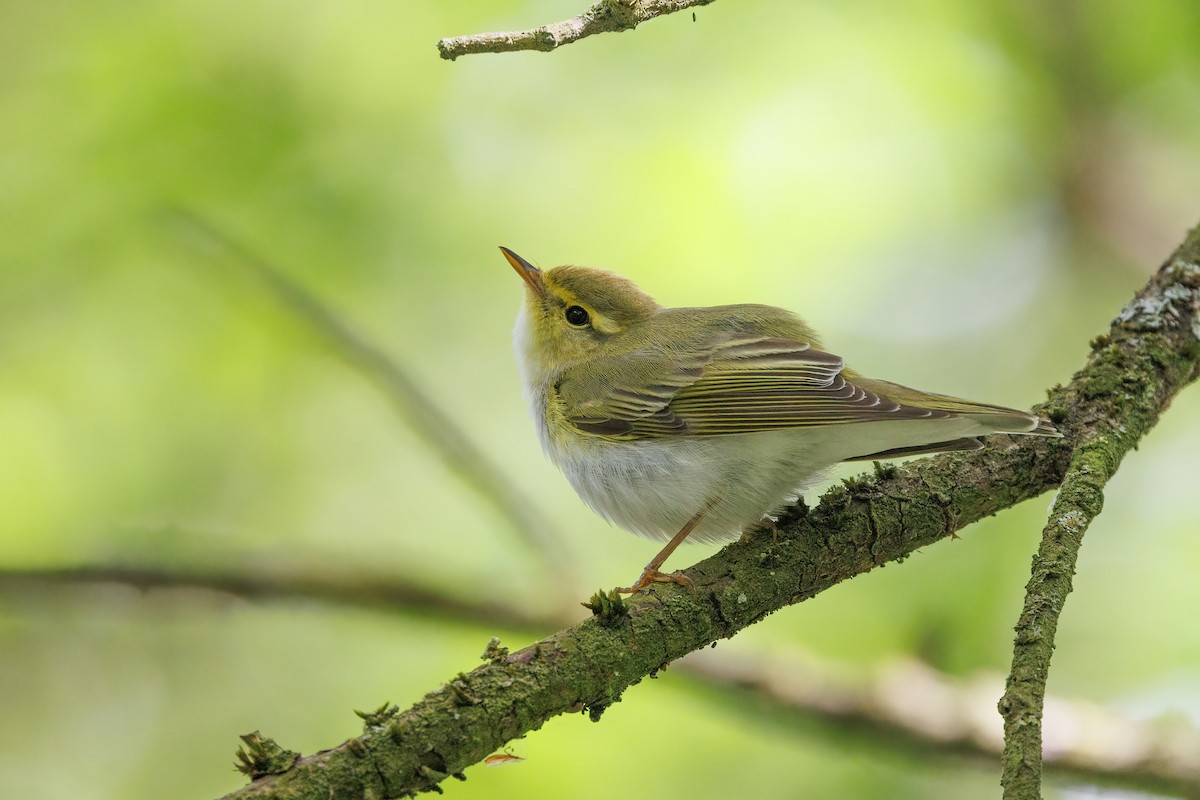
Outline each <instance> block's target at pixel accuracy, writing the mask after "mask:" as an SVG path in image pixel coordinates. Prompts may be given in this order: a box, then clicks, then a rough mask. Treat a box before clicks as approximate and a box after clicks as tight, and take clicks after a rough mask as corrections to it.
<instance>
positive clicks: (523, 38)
mask: <svg viewBox="0 0 1200 800" xmlns="http://www.w3.org/2000/svg"><path fill="white" fill-rule="evenodd" d="M711 2H713V0H600V2H597V3H594V4H593V5H592V6H591V7H590V8H588V10H587V11H585V12H583V13H582V14H580V15H579V16H576V17H571V18H570V19H566V20H563V21H562V22H552V23H550V24H548V25H542V26H541V27H539V28H531V29H529V30H523V31H505V32H501V33H476V34H471V35H469V36H454V37H450V38H446V39H442V40H441V41H439V42H438V43H437V47H438V52H439V53H441V55H442V58H444V59H446V60H448V61H453V60H454V59H456V58H458V57H459V56H466V55H471V54H472V53H509V52H513V51H515V50H541V51H543V52H549V51H551V50H555V49H557V48H559V47H562V46H563V45H567V44H571V43H572V42H577V41H579V40H580V39H583V38H585V37H587V36H591V35H593V34H596V33H611V32H615V31H628V30H633V29H634V28H636V27H637V26H638V25H640V24H642V23H643V22H645V21H647V20H651V19H654V18H655V17H661V16H663V15H664V14H673V13H675V12H676V11H683V10H684V9H686V8H695V7H697V6H706V5H708V4H709V3H711Z"/></svg>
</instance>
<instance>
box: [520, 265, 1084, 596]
mask: <svg viewBox="0 0 1200 800" xmlns="http://www.w3.org/2000/svg"><path fill="white" fill-rule="evenodd" d="M500 250H501V252H502V253H503V254H504V257H505V258H506V259H507V260H508V263H509V264H510V265H511V266H512V267H513V269H514V270H516V272H517V274H518V275H519V276H520V277H521V279H522V280H523V281H524V283H525V294H524V300H523V302H522V303H521V305H520V309H519V311H518V314H517V322H516V326H515V328H514V331H513V344H514V348H515V350H516V355H517V362H518V365H519V368H520V372H521V377H522V381H523V384H524V393H525V398H526V401H527V402H528V403H529V406H530V411H531V414H532V416H533V418H534V421H535V424H536V427H537V431H538V436H539V439H540V440H541V445H542V449H543V450H544V451H545V453H546V455H547V456H548V457H549V459H550V460H551V461H552V462H553V463H554V464H555V465H556V466H557V467H558V468H559V469H560V470H562V472H563V474H564V475H565V476H566V478H567V481H568V482H569V483H570V484H571V486H572V487H573V488H574V489H575V491H576V493H578V495H579V497H580V498H581V499H582V500H583V502H584V503H585V504H586V505H587V506H589V507H590V508H591V509H592V510H593V511H595V512H596V513H597V514H599V515H600V516H601V517H603V518H604V519H606V520H608V521H609V522H610V523H613V524H615V525H617V526H619V527H621V528H624V529H626V530H629V531H632V532H634V533H637V534H641V535H643V536H646V537H649V538H652V539H658V540H660V541H665V542H666V544H665V545H664V546H663V548H662V550H661V551H660V552H659V553H658V554H657V555H656V556H655V557H654V558H653V559H651V560H650V562H649V563H648V564H647V565H646V567H645V569H644V570H643V571H642V573H641V575H640V576H639V577H638V578H637V579H636V580H635V581H634V582H633V583H632V584H630V586H628V587H620V588H618V589H617V591H618V592H621V593H626V594H634V593H637V592H639V591H641V590H643V589H645V588H646V587H648V586H650V585H651V584H654V583H657V582H674V583H678V584H682V585H690V583H691V581H690V579H688V577H687V576H686V575H684V574H683V573H682V572H671V573H665V572H662V571H660V567H661V566H662V565H663V563H664V562H665V561H666V560H667V558H668V557H669V556H670V555H671V553H672V552H674V550H675V549H676V548H677V547H678V546H679V545H680V544H681V543H682V542H683V541H684V540H685V539H688V538H689V537H690V538H691V539H693V540H694V541H708V542H719V541H726V540H728V539H731V538H734V537H736V536H737V535H739V534H740V533H742V532H743V531H744V530H745V529H746V528H747V527H748V526H751V525H754V524H756V523H758V522H760V521H761V520H762V519H763V518H764V517H765V516H768V515H770V514H772V513H773V512H778V511H779V510H780V509H782V508H784V507H785V506H786V505H787V504H788V503H789V502H793V501H794V500H795V499H796V498H797V497H798V496H799V495H800V493H802V492H803V491H804V490H805V489H806V488H808V487H810V486H811V485H813V484H814V483H816V482H818V481H820V480H821V479H822V477H823V476H824V474H825V473H826V472H827V471H828V469H829V468H831V467H832V466H834V465H836V464H838V463H840V462H844V461H867V460H883V459H891V458H898V457H902V456H912V455H921V454H927V453H940V452H947V451H958V450H976V449H979V448H980V447H982V446H983V445H982V443H981V442H980V441H979V439H978V438H977V437H979V436H984V435H989V434H993V433H1009V434H1029V435H1034V436H1054V437H1057V436H1061V434H1060V433H1059V432H1058V431H1057V430H1056V429H1055V428H1054V427H1053V425H1051V424H1050V422H1049V421H1047V420H1045V419H1042V418H1040V417H1039V416H1038V415H1036V414H1033V413H1030V412H1027V411H1018V410H1016V409H1011V408H1005V407H1003V406H997V405H990V404H987V403H977V402H974V401H971V400H963V399H960V398H957V397H950V396H947V395H941V394H934V393H931V392H924V391H921V390H918V389H911V388H908V387H906V386H901V385H899V384H896V383H891V382H888V381H883V380H877V379H874V378H868V377H866V376H865V375H861V374H859V373H857V372H855V371H854V370H852V369H850V368H849V367H847V366H846V365H845V362H844V361H843V360H842V358H841V357H840V356H838V355H835V354H833V353H830V352H828V351H826V350H825V349H823V347H822V345H821V341H820V339H819V337H818V336H817V334H816V332H815V331H814V330H813V329H812V328H811V327H809V326H808V325H807V324H806V323H805V322H804V321H803V320H801V319H800V318H799V317H798V316H796V315H795V314H793V313H792V312H790V311H788V310H786V309H783V308H777V307H774V306H769V305H755V304H739V305H722V306H708V307H697V308H666V307H663V306H660V305H659V304H658V303H657V302H655V300H654V299H653V298H652V297H650V296H649V295H648V294H646V293H645V292H643V291H642V290H641V289H639V288H638V286H637V285H636V284H635V283H634V282H633V281H632V280H630V279H628V278H625V277H623V276H621V275H618V274H616V273H613V272H609V271H607V270H602V269H595V268H591V267H583V266H575V265H564V266H558V267H554V268H551V269H547V270H541V269H539V268H538V267H536V266H534V265H533V264H531V263H530V262H529V261H527V260H525V259H524V258H522V257H521V256H519V255H517V254H516V253H515V252H513V251H512V250H510V249H509V248H507V247H501V248H500Z"/></svg>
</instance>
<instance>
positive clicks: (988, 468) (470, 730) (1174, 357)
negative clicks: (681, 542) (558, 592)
mask: <svg viewBox="0 0 1200 800" xmlns="http://www.w3.org/2000/svg"><path fill="white" fill-rule="evenodd" d="M1198 333H1200V228H1198V229H1197V230H1195V231H1193V232H1192V233H1191V234H1190V235H1189V237H1188V239H1187V241H1186V242H1185V243H1184V245H1183V246H1182V247H1181V248H1180V250H1179V251H1178V252H1177V253H1176V254H1175V256H1174V257H1173V258H1172V260H1171V261H1169V262H1168V263H1167V264H1166V265H1164V267H1163V268H1162V269H1160V270H1159V271H1158V272H1157V273H1156V274H1155V275H1154V277H1153V278H1152V279H1151V281H1150V282H1149V284H1147V285H1146V286H1145V287H1144V288H1143V289H1142V291H1141V292H1140V293H1139V295H1138V296H1137V297H1136V298H1135V299H1134V301H1133V302H1132V303H1131V304H1130V305H1129V306H1127V307H1126V308H1125V310H1124V311H1123V312H1122V313H1121V315H1120V316H1119V317H1118V318H1117V320H1116V321H1115V322H1114V323H1113V325H1112V327H1111V328H1110V332H1109V335H1108V337H1102V339H1100V340H1097V341H1096V342H1095V343H1094V344H1093V348H1092V352H1091V355H1090V357H1089V359H1088V363H1087V365H1086V366H1085V367H1084V368H1083V369H1082V370H1080V371H1079V372H1078V373H1076V375H1075V376H1074V378H1073V379H1072V381H1071V383H1070V385H1068V386H1067V387H1056V388H1055V389H1053V390H1051V392H1050V398H1049V401H1048V402H1047V403H1046V404H1045V406H1043V407H1042V408H1041V409H1040V410H1041V411H1042V412H1043V413H1045V414H1047V415H1049V416H1050V418H1051V419H1052V420H1053V421H1054V422H1055V423H1056V424H1058V425H1059V427H1060V428H1062V429H1064V430H1065V432H1066V438H1065V439H1062V440H1049V439H1044V438H1041V437H1025V438H1023V439H1022V440H1020V441H1012V440H1009V439H1007V438H1005V437H996V438H993V439H992V447H991V448H988V449H985V450H982V451H979V452H978V453H972V454H951V455H946V456H940V457H937V458H932V459H928V460H923V461H917V462H914V463H912V464H909V465H906V466H904V467H901V468H899V469H895V470H892V469H886V470H885V469H881V470H878V471H877V474H876V475H875V476H874V477H873V478H872V477H868V478H864V479H860V480H857V481H854V482H852V483H851V484H850V485H848V486H846V487H837V488H835V489H833V490H831V491H829V492H826V494H825V495H824V497H823V498H822V502H821V504H820V506H818V507H817V508H815V509H813V510H812V511H811V512H810V511H807V510H806V509H803V508H802V507H801V508H796V509H793V511H792V513H791V514H789V515H787V516H785V518H784V519H781V520H780V521H779V523H778V531H777V533H776V535H775V536H774V537H773V538H772V537H770V536H767V535H756V536H749V537H743V538H742V539H741V540H739V541H738V542H735V543H734V544H731V545H729V546H728V547H726V548H725V549H723V550H722V551H721V552H719V553H718V554H716V555H715V556H713V557H711V558H708V559H706V560H704V561H702V562H700V563H699V564H697V565H695V566H694V567H692V568H691V569H689V570H686V572H687V574H688V577H690V578H691V580H692V582H693V585H692V586H691V587H689V588H685V587H681V586H676V585H659V586H656V587H654V588H653V589H651V590H649V591H648V592H647V593H646V594H644V595H639V596H637V597H634V598H632V599H631V600H629V601H627V602H625V601H621V600H620V599H619V598H618V597H615V596H612V595H610V596H600V595H597V596H596V597H594V598H593V603H592V605H593V606H594V608H595V609H596V612H597V616H595V617H593V618H592V619H589V620H586V621H584V622H583V623H581V624H579V625H575V626H573V627H570V628H566V629H564V630H561V631H559V632H558V633H556V634H553V635H551V636H549V637H547V638H545V639H543V640H541V641H540V642H537V643H535V644H533V645H530V646H528V647H526V648H524V649H522V650H520V651H518V652H515V653H511V654H506V655H503V656H500V655H498V656H497V657H496V658H494V659H493V660H491V661H490V662H489V663H486V664H484V665H483V666H481V667H478V668H476V669H474V670H472V671H471V672H470V673H460V674H459V675H458V676H456V677H455V678H453V679H451V681H450V682H449V683H448V684H447V685H445V686H443V687H442V688H441V689H439V690H437V691H434V692H431V693H429V694H428V695H426V696H425V699H424V700H422V701H421V702H420V703H418V704H417V705H415V706H413V707H412V708H410V709H408V710H407V711H404V712H403V713H398V714H396V715H394V716H392V715H388V716H387V718H386V719H385V718H382V717H377V718H372V720H369V721H368V725H367V728H366V730H365V731H364V734H363V735H362V736H361V737H358V738H356V739H352V740H350V741H349V742H345V743H343V744H341V745H339V746H337V747H334V748H333V749H330V750H325V751H323V752H320V753H317V754H315V755H313V756H309V757H306V758H299V759H297V760H296V761H295V763H294V764H292V765H291V766H290V767H289V768H287V769H286V771H284V772H282V773H279V774H272V775H266V776H264V777H261V778H259V779H258V780H255V781H254V782H253V783H251V784H250V785H249V786H246V787H244V788H243V789H240V790H238V791H236V792H233V793H232V794H230V795H228V797H229V798H249V797H257V798H266V797H270V798H277V799H278V800H284V798H288V799H289V800H292V799H298V798H314V799H315V798H320V799H321V800H331V799H333V800H336V799H337V798H351V797H353V798H358V797H362V796H369V795H376V796H383V797H388V796H398V795H402V794H405V793H417V792H423V791H430V790H434V789H436V788H437V787H438V784H439V783H440V782H441V781H442V780H444V779H445V778H447V777H449V776H450V775H456V774H459V773H460V772H461V770H463V769H464V768H465V767H467V766H469V765H471V764H474V763H476V762H478V761H480V760H482V759H483V758H485V757H486V756H487V755H488V754H489V753H492V752H494V751H495V750H497V749H498V748H500V747H501V746H503V744H504V743H505V742H507V741H509V740H511V739H513V738H515V737H518V736H520V735H522V734H524V733H526V732H528V731H531V730H535V729H537V728H539V727H541V726H542V725H543V724H544V723H545V722H546V721H547V720H548V719H550V718H551V717H553V716H556V715H558V714H562V713H564V712H568V711H573V710H579V709H588V710H590V712H591V715H592V717H593V718H599V716H600V714H601V713H602V712H603V710H604V709H605V708H606V707H607V706H608V705H610V704H611V703H613V702H615V701H617V700H618V699H620V697H621V694H622V693H623V692H624V691H625V689H627V688H628V687H629V686H630V685H632V684H633V683H636V682H638V681H640V680H641V679H642V678H643V677H644V676H646V675H649V674H651V673H653V672H654V671H656V670H658V669H660V668H661V667H662V666H663V665H664V664H667V663H669V662H670V661H672V660H674V659H676V658H679V657H680V656H683V655H685V654H686V653H688V652H690V651H692V650H696V649H698V648H700V647H703V646H705V645H707V644H708V643H710V642H713V641H716V640H717V639H721V638H726V637H729V636H733V635H734V634H735V633H737V632H738V631H739V630H741V629H742V628H744V627H746V626H747V625H750V624H753V623H755V622H758V621H759V620H762V619H764V618H765V617H766V616H767V615H769V614H771V613H772V612H774V611H776V610H778V609H780V608H782V607H784V606H786V605H790V604H792V603H797V602H800V601H802V600H804V599H807V598H809V597H812V596H814V595H816V594H818V593H819V592H821V591H824V590H825V589H827V588H829V587H830V586H833V585H835V584H837V583H839V582H841V581H843V580H846V579H848V578H851V577H853V576H855V575H859V574H862V573H864V572H868V571H870V570H872V569H874V568H875V567H877V566H880V565H882V564H885V563H887V562H889V561H895V560H898V559H902V558H904V557H907V556H909V555H911V554H912V553H913V552H914V551H916V550H917V549H918V548H921V547H924V546H926V545H929V544H932V543H933V542H935V541H938V540H939V539H944V538H948V537H950V536H952V535H953V534H954V533H955V532H956V531H958V530H961V529H962V528H963V527H964V526H966V525H968V524H970V523H972V522H974V521H976V520H979V519H981V518H983V517H986V516H990V515H991V514H994V513H996V512H997V511H1000V510H1002V509H1004V508H1008V507H1009V506H1012V505H1014V504H1016V503H1018V502H1020V501H1022V500H1027V499H1029V498H1031V497H1035V496H1036V495H1038V494H1040V493H1042V492H1044V491H1046V490H1048V489H1050V488H1053V487H1054V486H1057V485H1058V483H1059V482H1060V481H1061V480H1062V478H1063V476H1064V475H1065V474H1066V471H1067V465H1068V462H1069V461H1070V457H1071V448H1072V446H1076V445H1078V444H1080V443H1084V442H1089V441H1091V440H1093V439H1096V438H1098V437H1112V436H1118V435H1119V436H1120V437H1128V439H1129V441H1137V440H1139V439H1141V437H1142V436H1144V435H1145V434H1146V432H1147V431H1148V430H1150V428H1151V427H1152V426H1153V425H1154V423H1155V422H1156V421H1157V420H1158V417H1159V415H1160V414H1161V413H1162V412H1163V410H1164V409H1165V408H1166V407H1167V406H1168V404H1169V403H1170V401H1171V399H1172V398H1173V397H1174V396H1175V395H1176V394H1177V393H1178V392H1179V391H1180V390H1181V389H1182V388H1183V387H1184V386H1185V385H1187V384H1188V383H1190V382H1192V381H1193V380H1195V379H1196V376H1197V374H1198V373H1200V346H1198V343H1197V334H1198ZM1113 452H1114V455H1115V456H1116V458H1114V461H1113V464H1112V465H1111V469H1110V472H1111V471H1112V470H1113V469H1115V468H1116V463H1117V461H1118V460H1119V455H1120V454H1121V453H1123V452H1124V449H1120V450H1117V451H1113Z"/></svg>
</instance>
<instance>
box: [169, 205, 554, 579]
mask: <svg viewBox="0 0 1200 800" xmlns="http://www.w3.org/2000/svg"><path fill="white" fill-rule="evenodd" d="M168 215H169V219H170V221H171V222H172V223H173V224H174V225H175V226H176V227H177V228H178V229H179V231H180V233H182V234H186V235H188V236H189V237H190V238H191V239H193V240H194V241H195V242H196V244H198V245H202V246H203V249H204V250H205V251H206V252H207V251H212V252H215V254H217V255H221V256H224V257H226V258H229V259H231V260H232V261H233V262H234V263H235V264H236V265H237V266H238V268H240V269H243V270H246V271H248V272H249V273H251V274H252V275H254V276H255V277H257V278H258V279H259V280H260V281H262V283H263V284H264V285H265V286H266V288H267V289H268V290H269V291H270V292H271V294H272V295H274V297H275V298H276V299H277V300H278V301H279V302H280V303H282V304H283V306H284V307H285V308H286V309H287V310H288V311H290V312H291V313H292V314H294V315H295V316H296V317H297V318H299V319H300V320H301V321H302V322H304V323H305V324H306V325H308V327H309V328H310V329H311V330H312V331H313V332H314V333H316V334H317V335H318V336H319V337H320V338H322V339H324V340H325V342H326V343H327V344H328V345H329V346H330V347H331V348H332V349H333V350H334V352H335V353H337V354H338V355H339V356H341V357H342V358H343V359H345V361H346V362H347V363H349V364H350V365H351V366H353V367H355V368H356V369H358V370H359V371H360V372H361V373H363V375H365V376H366V377H367V378H369V379H371V380H372V381H374V382H375V383H376V385H378V386H379V388H380V389H381V390H382V391H383V393H384V394H385V395H386V396H387V398H388V399H389V400H391V402H392V405H393V406H394V407H395V408H396V410H397V411H398V412H399V414H400V416H401V418H402V419H404V420H405V421H406V422H407V423H408V425H409V427H410V429H411V430H412V431H413V432H415V433H416V434H417V435H418V436H419V437H421V439H423V440H424V441H425V443H426V444H427V445H429V447H430V449H432V450H433V452H435V453H437V454H438V455H439V456H440V457H441V459H442V461H443V462H444V463H445V464H446V466H447V467H449V468H450V470H451V471H452V472H453V473H454V474H456V475H457V476H458V477H459V478H461V479H462V481H463V482H464V483H465V484H466V485H467V486H469V487H471V488H472V489H474V490H475V493H476V494H477V495H478V496H479V497H480V498H481V499H482V500H484V501H485V502H487V503H488V504H490V505H491V506H492V507H493V508H494V509H495V510H496V511H498V512H499V513H500V514H501V515H502V516H503V517H504V518H505V519H507V520H508V522H509V526H510V527H511V528H512V530H513V531H515V532H516V533H517V535H518V536H520V537H521V538H522V539H524V540H525V543H526V544H527V545H528V548H529V551H530V552H531V553H533V554H534V555H535V556H537V557H538V558H540V559H541V560H542V561H543V562H545V563H547V564H548V565H549V566H551V567H553V568H554V569H555V571H560V572H561V571H563V570H565V569H566V567H565V565H566V564H567V563H568V561H569V559H568V558H567V557H566V554H565V552H564V548H563V543H562V541H561V540H560V539H559V537H558V536H557V535H555V533H554V530H553V528H552V527H551V525H550V523H549V522H548V521H547V520H546V518H545V517H544V516H542V514H541V513H539V512H538V510H537V505H536V504H535V503H534V502H533V501H532V500H531V499H530V498H529V497H528V496H526V494H525V493H524V492H522V491H521V490H520V489H519V488H518V487H517V486H515V485H514V484H513V483H512V481H510V480H509V479H508V477H507V475H505V472H504V470H503V469H502V468H501V467H500V466H499V465H497V464H495V463H493V461H492V460H491V459H490V458H489V457H488V456H487V455H486V454H485V453H484V452H482V451H481V450H480V449H479V448H478V447H477V446H476V445H475V443H474V442H473V441H472V440H471V437H469V436H468V435H467V434H466V433H465V432H463V430H462V429H461V428H460V427H459V426H458V425H457V423H455V422H454V420H453V419H452V418H451V417H450V416H449V415H447V414H446V412H444V411H442V409H441V407H440V406H439V405H438V403H437V401H436V400H434V398H432V397H430V396H429V395H427V394H426V393H425V391H424V390H423V389H422V388H421V387H420V385H419V384H418V383H417V382H416V381H415V380H414V379H413V378H412V377H410V376H409V374H408V372H407V371H406V370H405V369H404V367H402V366H401V365H400V363H399V362H398V361H396V359H394V358H392V357H391V356H389V355H388V354H387V353H385V352H384V351H383V350H382V349H380V348H379V347H377V346H375V345H374V344H372V343H371V342H370V341H369V340H368V339H367V338H366V337H365V336H363V335H361V334H360V333H358V332H357V331H355V330H354V329H353V328H352V327H351V326H350V325H349V324H347V323H346V322H344V321H343V320H342V319H340V318H339V317H338V316H337V314H336V313H334V311H333V310H332V309H330V308H329V307H327V306H326V305H325V304H324V303H322V302H321V301H320V300H319V299H317V297H315V296H314V295H313V294H311V293H310V292H309V291H308V290H307V289H305V288H304V287H302V286H301V285H300V284H298V283H296V282H295V281H294V280H292V279H291V278H290V277H288V276H287V275H286V274H285V273H284V272H283V271H282V270H280V269H278V268H277V267H276V266H275V265H274V264H271V263H270V262H269V261H267V260H266V259H265V258H264V257H262V256H260V255H259V254H258V253H256V252H254V251H253V250H251V249H250V248H249V247H248V246H246V245H244V244H242V243H241V242H238V241H236V240H235V239H233V238H232V237H230V236H228V235H226V234H225V233H223V232H222V231H220V230H218V229H217V228H216V227H215V226H213V225H212V224H210V223H209V222H207V221H206V220H204V219H201V218H200V217H199V216H197V215H196V214H195V213H193V212H191V211H188V210H187V209H183V208H174V209H169V210H168Z"/></svg>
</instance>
